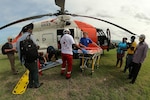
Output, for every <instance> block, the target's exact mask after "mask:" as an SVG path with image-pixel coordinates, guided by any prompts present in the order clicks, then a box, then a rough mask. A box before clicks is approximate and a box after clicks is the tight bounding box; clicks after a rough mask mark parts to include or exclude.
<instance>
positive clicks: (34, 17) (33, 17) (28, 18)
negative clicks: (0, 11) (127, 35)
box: [0, 13, 55, 30]
mask: <svg viewBox="0 0 150 100" xmlns="http://www.w3.org/2000/svg"><path fill="white" fill-rule="evenodd" d="M53 15H55V14H51V13H49V14H42V15H37V16H31V17H27V18H23V19H20V20H17V21H14V22H11V23H9V24H6V25H4V26H2V27H0V30H1V29H3V28H6V27H8V26H11V25H14V24H17V23H20V22H24V21H28V20H32V19H38V18H42V17H44V16H53Z"/></svg>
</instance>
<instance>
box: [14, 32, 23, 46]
mask: <svg viewBox="0 0 150 100" xmlns="http://www.w3.org/2000/svg"><path fill="white" fill-rule="evenodd" d="M21 35H22V34H21V32H20V33H19V34H18V35H17V36H16V37H15V39H13V41H12V43H13V44H14V43H16V42H17V41H18V39H19V38H20V37H21Z"/></svg>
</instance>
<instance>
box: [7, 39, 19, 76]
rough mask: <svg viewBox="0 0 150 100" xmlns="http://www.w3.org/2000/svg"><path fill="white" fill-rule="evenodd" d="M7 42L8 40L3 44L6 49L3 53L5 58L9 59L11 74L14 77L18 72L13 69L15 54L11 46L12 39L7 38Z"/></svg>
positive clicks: (14, 49)
mask: <svg viewBox="0 0 150 100" xmlns="http://www.w3.org/2000/svg"><path fill="white" fill-rule="evenodd" d="M7 40H8V42H7V43H6V44H5V45H6V48H5V50H4V51H5V52H6V54H7V57H8V59H9V62H10V66H11V70H12V73H13V74H14V75H17V74H18V71H17V70H16V68H15V52H16V48H15V47H13V45H12V38H10V37H8V39H7Z"/></svg>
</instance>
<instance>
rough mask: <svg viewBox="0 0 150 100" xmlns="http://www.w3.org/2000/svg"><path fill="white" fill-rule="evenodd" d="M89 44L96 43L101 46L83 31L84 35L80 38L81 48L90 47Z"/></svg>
mask: <svg viewBox="0 0 150 100" xmlns="http://www.w3.org/2000/svg"><path fill="white" fill-rule="evenodd" d="M89 44H94V45H95V46H97V47H99V46H98V45H97V44H96V43H95V42H93V41H92V40H91V39H90V38H89V37H88V33H87V32H83V37H82V38H81V39H80V43H79V46H80V47H81V48H85V49H86V47H88V45H89Z"/></svg>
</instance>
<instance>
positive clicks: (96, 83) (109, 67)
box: [0, 49, 150, 100]
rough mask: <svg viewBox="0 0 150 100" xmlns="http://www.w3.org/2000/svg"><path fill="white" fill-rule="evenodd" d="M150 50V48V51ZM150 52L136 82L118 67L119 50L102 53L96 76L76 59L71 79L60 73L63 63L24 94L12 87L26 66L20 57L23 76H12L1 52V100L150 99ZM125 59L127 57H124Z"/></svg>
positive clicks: (17, 65) (50, 70)
mask: <svg viewBox="0 0 150 100" xmlns="http://www.w3.org/2000/svg"><path fill="white" fill-rule="evenodd" d="M149 52H150V51H149ZM149 60H150V53H148V55H147V58H146V60H145V62H144V63H143V65H142V68H141V70H140V72H139V75H138V77H137V80H136V83H135V84H129V82H130V80H128V79H127V77H128V72H126V73H123V72H122V70H123V67H124V65H123V66H122V68H117V67H115V63H116V50H115V49H114V50H110V51H109V52H106V51H105V53H104V55H102V56H101V61H100V67H99V68H98V69H95V72H94V73H93V75H90V72H91V71H90V70H86V71H85V72H84V73H81V72H80V69H79V60H78V59H74V62H73V73H72V78H71V79H70V80H66V79H65V76H60V68H61V67H60V66H57V67H55V68H52V69H48V70H46V71H43V76H40V81H41V82H43V83H44V84H43V86H42V87H40V88H38V89H27V90H26V92H25V93H24V94H22V95H14V94H12V93H11V92H12V90H13V88H14V87H15V85H16V84H17V82H18V80H19V79H20V77H21V76H22V75H23V73H24V72H25V68H24V67H23V66H21V65H20V63H19V61H18V58H17V56H16V67H17V69H18V70H19V75H12V74H11V71H10V66H9V62H8V59H7V56H5V55H0V100H150V67H149ZM124 62H125V60H124Z"/></svg>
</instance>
